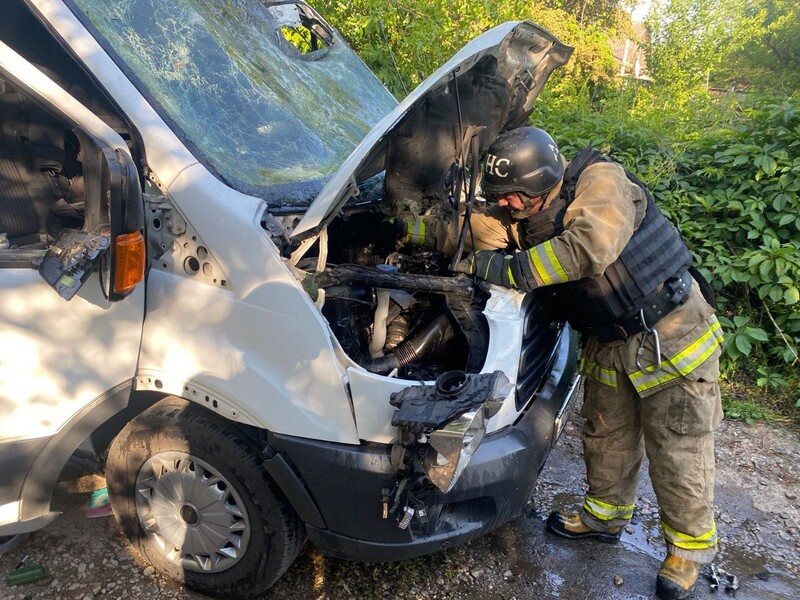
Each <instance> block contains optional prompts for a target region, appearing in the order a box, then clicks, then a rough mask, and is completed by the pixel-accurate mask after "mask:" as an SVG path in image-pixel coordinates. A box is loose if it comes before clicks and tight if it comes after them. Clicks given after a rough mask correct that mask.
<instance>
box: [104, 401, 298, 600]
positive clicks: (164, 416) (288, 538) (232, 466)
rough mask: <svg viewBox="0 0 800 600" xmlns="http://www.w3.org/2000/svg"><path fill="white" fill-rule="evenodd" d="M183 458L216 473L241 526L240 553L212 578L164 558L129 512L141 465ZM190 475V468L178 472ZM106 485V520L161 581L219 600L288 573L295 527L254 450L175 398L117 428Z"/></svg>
mask: <svg viewBox="0 0 800 600" xmlns="http://www.w3.org/2000/svg"><path fill="white" fill-rule="evenodd" d="M185 455H189V456H190V457H191V458H192V459H195V460H196V462H197V465H199V466H200V468H203V467H202V464H201V463H204V464H205V465H206V468H208V469H209V471H210V472H211V473H213V472H214V471H216V474H217V475H219V476H220V477H221V481H222V483H221V484H220V485H224V486H225V487H222V489H227V486H230V487H231V488H232V491H231V492H229V494H228V497H229V498H234V500H233V501H234V503H235V505H236V508H237V510H239V511H241V513H242V514H243V515H244V521H243V523H246V524H247V532H248V541H247V543H246V544H242V545H243V546H245V548H244V551H243V553H242V554H241V556H239V557H236V559H235V562H234V563H233V564H232V565H231V566H230V567H229V568H228V567H226V566H225V565H223V567H222V570H218V571H217V572H211V573H209V572H200V571H196V570H191V569H189V568H184V565H185V564H186V563H183V564H182V563H181V562H180V561H181V560H182V558H178V559H177V560H175V559H174V557H173V559H172V560H171V559H170V557H169V556H167V554H166V553H165V551H164V550H163V545H162V547H159V544H158V542H159V541H163V538H160V539H159V538H158V537H157V536H154V535H151V534H150V533H148V531H146V530H145V527H144V525H143V524H142V521H141V519H140V516H139V512H138V510H137V504H136V494H137V477H139V473H140V471H141V470H142V468H143V467H144V466H145V465H146V464H149V463H148V461H149V460H150V459H151V458H152V457H157V458H156V460H157V459H158V457H159V456H185ZM189 462H190V463H191V461H189ZM148 468H150V467H148ZM198 470H199V469H198V468H197V467H196V466H195V464H194V463H191V468H190V469H189V470H188V471H185V472H191V473H196V472H197V471H198ZM147 472H148V471H144V472H143V476H145V475H146V473H147ZM176 473H177V471H176ZM203 475H204V476H205V475H208V471H203ZM195 478H197V475H195ZM106 480H107V485H108V491H109V496H110V499H111V506H112V509H113V511H114V515H115V516H116V518H117V521H118V522H119V524H120V527H121V529H122V531H123V532H124V533H125V535H126V536H127V537H128V539H129V540H130V541H131V542H132V543H133V545H134V546H135V547H136V548H137V549H138V551H139V552H140V553H141V555H142V556H143V557H144V558H145V559H146V560H147V561H148V562H149V563H150V564H152V565H153V567H155V568H156V570H157V571H159V572H160V573H162V574H163V575H165V576H167V577H169V578H171V579H175V580H177V581H180V582H182V583H184V584H185V585H186V586H187V587H189V588H192V589H194V590H197V591H200V592H203V593H205V594H209V595H212V596H218V597H225V598H250V597H254V596H258V595H260V594H263V593H264V592H265V591H266V590H267V589H268V588H269V587H270V586H272V584H274V583H275V582H276V581H277V580H278V579H279V578H280V577H281V575H283V573H284V572H285V571H286V569H288V568H289V566H290V565H291V564H292V562H293V561H294V559H295V558H296V557H297V555H298V553H299V551H300V548H301V546H302V543H303V540H304V536H303V529H302V523H301V521H300V519H299V518H298V516H297V514H296V513H295V511H294V510H293V509H292V507H291V506H290V505H289V503H288V502H287V500H286V499H285V497H284V496H283V494H282V493H281V491H280V489H278V487H277V485H276V484H275V483H274V482H273V481H272V480H271V479H270V478H269V476H268V475H267V473H266V472H265V470H264V468H263V466H262V464H261V459H260V458H259V448H258V446H257V444H256V443H255V442H254V441H253V440H251V439H250V438H249V437H248V436H246V435H245V434H243V433H242V432H241V431H239V430H237V428H236V427H235V426H234V425H233V424H231V423H229V422H227V421H225V420H223V419H221V418H220V417H217V416H216V415H214V414H213V413H211V412H210V411H208V410H206V409H205V408H202V407H199V406H197V405H195V404H193V403H191V402H187V401H186V400H183V399H181V398H177V397H168V398H165V399H164V400H161V401H160V402H158V403H157V404H155V405H154V406H152V407H150V408H149V409H147V410H146V411H145V412H143V413H142V414H141V415H139V416H138V417H136V418H135V419H133V420H132V421H131V422H130V423H128V425H126V426H125V428H124V429H123V430H122V431H121V432H120V433H119V435H118V436H117V437H116V438H115V439H114V441H113V443H112V444H111V447H110V449H109V452H108V460H107V463H106ZM155 480H156V481H158V478H156V479H155ZM138 484H139V486H141V481H140V482H139V483H138ZM209 489H210V488H209ZM190 493H191V492H190ZM234 494H235V497H234ZM140 502H141V499H140ZM226 502H227V500H226ZM153 506H156V505H155V504H154V505H153ZM176 514H177V513H176ZM181 514H183V513H181ZM195 517H196V513H195ZM186 522H187V523H190V522H191V521H186ZM194 522H195V523H196V522H197V519H196V518H195V519H194ZM187 530H188V529H187ZM165 531H166V529H165ZM224 560H228V559H227V558H224ZM194 564H195V563H191V565H190V566H193V565H194Z"/></svg>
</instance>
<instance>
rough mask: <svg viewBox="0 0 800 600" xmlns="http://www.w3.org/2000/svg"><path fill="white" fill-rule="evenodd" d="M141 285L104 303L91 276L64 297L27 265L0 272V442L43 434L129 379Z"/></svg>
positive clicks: (134, 355) (139, 317) (136, 349)
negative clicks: (121, 298) (118, 299)
mask: <svg viewBox="0 0 800 600" xmlns="http://www.w3.org/2000/svg"><path fill="white" fill-rule="evenodd" d="M143 288H144V286H142V285H138V286H136V289H135V290H134V291H133V293H132V294H131V296H129V297H128V298H126V299H125V300H124V301H122V302H116V303H110V302H108V301H107V300H106V299H105V298H104V297H103V294H102V291H101V289H100V282H99V277H98V275H97V274H96V273H95V274H94V275H92V276H91V278H90V279H89V280H88V281H86V283H85V284H84V285H83V287H82V288H81V289H80V291H79V292H78V294H77V295H76V296H75V297H74V298H73V299H72V300H71V301H70V302H65V301H64V300H63V299H62V298H61V297H60V296H59V295H58V294H56V293H55V292H54V291H53V290H52V289H51V288H50V287H49V286H48V285H47V284H46V283H45V282H44V281H43V280H42V278H41V276H40V275H39V273H38V271H35V270H33V269H0V314H2V315H3V318H2V328H0V334H2V335H0V414H2V415H3V418H2V419H0V442H7V441H12V440H25V439H33V438H38V437H45V436H50V435H53V434H55V433H56V432H58V430H59V429H60V428H61V426H62V425H63V424H64V423H66V422H67V421H69V419H70V418H71V417H72V416H73V415H75V414H76V413H77V412H78V411H79V410H80V409H81V408H83V407H84V406H85V405H86V404H88V403H89V402H91V401H92V400H94V399H95V398H97V397H98V396H100V395H101V394H104V393H105V392H106V391H108V390H109V389H111V388H113V387H115V386H117V385H119V384H120V383H123V382H125V381H126V380H127V381H130V379H131V377H132V375H133V365H135V364H136V359H137V354H138V352H139V340H140V335H141V329H140V323H141V320H142V305H143V296H144V289H143Z"/></svg>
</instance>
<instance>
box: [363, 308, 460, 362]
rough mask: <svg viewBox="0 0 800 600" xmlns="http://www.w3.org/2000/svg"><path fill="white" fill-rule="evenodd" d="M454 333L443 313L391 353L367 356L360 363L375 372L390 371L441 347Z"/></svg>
mask: <svg viewBox="0 0 800 600" xmlns="http://www.w3.org/2000/svg"><path fill="white" fill-rule="evenodd" d="M454 335H455V332H454V331H453V325H452V323H451V322H450V319H449V318H448V316H447V315H446V314H443V315H440V316H439V317H437V318H436V319H434V320H433V321H431V322H430V324H428V326H427V327H425V329H423V330H422V331H420V332H419V333H418V334H417V335H415V336H414V337H413V338H411V339H410V340H407V341H405V342H403V343H402V344H400V345H399V346H398V347H397V348H395V349H394V350H393V351H392V352H391V353H390V354H387V355H386V356H383V357H381V358H368V357H365V358H363V359H362V360H361V361H360V364H361V366H363V367H364V368H365V369H367V370H368V371H372V372H373V373H389V372H390V371H392V370H393V369H399V368H400V367H405V366H406V365H409V364H411V363H412V362H414V361H416V360H419V359H420V358H422V357H424V356H425V355H427V354H429V353H430V352H433V351H434V350H436V349H437V348H439V347H441V345H442V344H445V343H447V342H449V341H450V340H451V339H453V336H454Z"/></svg>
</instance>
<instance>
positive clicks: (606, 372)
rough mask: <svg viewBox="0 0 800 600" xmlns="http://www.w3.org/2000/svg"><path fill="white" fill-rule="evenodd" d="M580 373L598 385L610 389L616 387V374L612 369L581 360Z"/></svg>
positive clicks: (584, 359)
mask: <svg viewBox="0 0 800 600" xmlns="http://www.w3.org/2000/svg"><path fill="white" fill-rule="evenodd" d="M581 371H582V372H583V373H584V374H586V375H588V376H589V377H591V378H592V379H594V380H595V381H596V382H598V383H602V384H604V385H607V386H609V387H612V388H615V387H617V372H616V371H615V370H614V369H606V368H605V367H601V366H600V365H598V364H597V363H596V362H592V361H590V360H587V359H586V358H583V359H581Z"/></svg>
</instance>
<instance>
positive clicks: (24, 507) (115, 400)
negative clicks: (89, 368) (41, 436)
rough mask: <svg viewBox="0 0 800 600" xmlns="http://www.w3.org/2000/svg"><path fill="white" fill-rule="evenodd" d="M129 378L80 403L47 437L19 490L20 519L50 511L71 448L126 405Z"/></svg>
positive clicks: (33, 517)
mask: <svg viewBox="0 0 800 600" xmlns="http://www.w3.org/2000/svg"><path fill="white" fill-rule="evenodd" d="M132 389H133V379H131V380H129V381H125V382H123V383H121V384H119V385H117V386H116V387H114V388H112V389H111V390H109V391H108V392H106V393H105V394H103V395H102V396H99V397H98V398H96V399H95V400H93V401H92V402H90V403H89V404H87V405H86V406H84V407H83V408H82V409H81V410H80V411H79V412H78V413H77V414H76V415H75V416H74V417H73V418H72V419H71V420H70V421H69V422H68V423H66V424H65V425H64V426H63V427H62V428H61V430H60V431H59V432H58V433H56V434H55V435H54V436H52V437H51V438H49V439H48V441H47V443H46V444H45V445H44V447H43V448H42V449H41V451H40V452H39V454H38V456H36V459H35V461H34V462H33V464H32V465H31V466H30V468H29V469H28V472H27V474H26V476H25V481H24V483H23V484H22V489H21V491H20V499H21V500H22V504H21V510H20V521H34V519H38V518H39V517H41V516H42V515H46V514H47V513H49V512H50V500H51V499H52V496H53V490H54V489H55V485H56V482H57V481H58V476H59V475H60V474H61V471H62V469H63V468H64V465H66V464H67V461H68V460H69V457H70V456H71V455H72V453H73V452H75V449H76V448H77V447H78V446H79V445H80V444H81V442H83V440H85V439H86V438H87V437H88V436H89V434H91V433H92V431H94V430H95V429H96V428H97V427H99V426H100V425H102V424H103V423H104V422H105V421H107V420H108V419H109V418H111V417H112V416H114V415H115V414H117V413H118V412H120V411H122V410H124V409H125V408H126V407H127V406H128V400H129V399H130V394H131V390H132Z"/></svg>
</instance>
